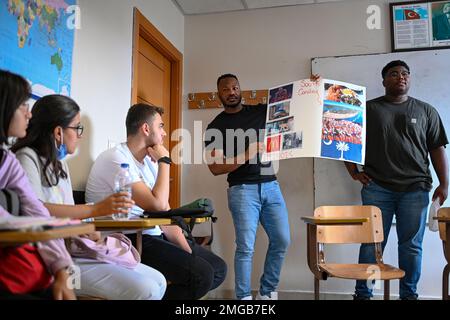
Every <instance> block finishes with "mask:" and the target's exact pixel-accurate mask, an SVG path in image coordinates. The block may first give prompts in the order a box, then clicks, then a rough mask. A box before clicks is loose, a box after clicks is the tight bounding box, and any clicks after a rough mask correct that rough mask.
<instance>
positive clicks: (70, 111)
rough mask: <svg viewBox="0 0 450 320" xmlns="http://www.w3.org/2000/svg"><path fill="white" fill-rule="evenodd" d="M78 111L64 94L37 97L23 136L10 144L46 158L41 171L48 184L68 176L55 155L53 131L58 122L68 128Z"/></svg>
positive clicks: (17, 148) (14, 149)
mask: <svg viewBox="0 0 450 320" xmlns="http://www.w3.org/2000/svg"><path fill="white" fill-rule="evenodd" d="M79 112H80V107H79V106H78V104H77V103H76V102H75V101H73V100H72V99H71V98H69V97H66V96H61V95H50V96H45V97H43V98H41V99H39V100H38V101H37V102H36V103H35V104H34V106H33V110H32V111H31V113H32V115H33V117H32V118H31V120H30V123H29V124H28V129H27V135H26V137H25V138H22V139H19V140H18V141H17V143H16V144H15V145H14V146H13V147H12V148H11V150H12V151H13V152H17V151H18V150H20V149H22V148H25V147H29V148H31V149H33V150H34V151H35V152H36V153H37V154H38V155H39V156H40V157H41V158H43V159H45V160H44V162H43V163H42V164H43V171H44V176H45V180H47V183H48V185H49V186H56V185H58V183H59V178H62V179H67V172H65V171H64V169H63V167H62V164H61V162H60V161H59V160H58V157H57V150H56V145H55V136H54V134H53V131H54V130H55V128H56V127H58V126H61V127H63V128H67V127H68V126H69V125H70V123H71V122H72V120H73V118H75V116H76V115H77V114H78V113H79ZM40 161H42V160H41V159H40ZM50 165H51V166H52V167H51V168H52V170H51V171H52V172H50V173H49V171H50V170H47V168H48V167H49V166H50Z"/></svg>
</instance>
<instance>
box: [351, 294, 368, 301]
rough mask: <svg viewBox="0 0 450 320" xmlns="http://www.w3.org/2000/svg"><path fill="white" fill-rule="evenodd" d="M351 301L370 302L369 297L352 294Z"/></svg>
mask: <svg viewBox="0 0 450 320" xmlns="http://www.w3.org/2000/svg"><path fill="white" fill-rule="evenodd" d="M353 300H370V297H368V296H361V295H358V294H354V295H353Z"/></svg>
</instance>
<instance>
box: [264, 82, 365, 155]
mask: <svg viewBox="0 0 450 320" xmlns="http://www.w3.org/2000/svg"><path fill="white" fill-rule="evenodd" d="M268 102H269V104H268V110H267V118H266V131H265V144H266V152H265V153H264V154H263V157H262V161H263V162H266V161H273V160H284V159H290V158H299V157H318V158H328V159H335V160H342V161H349V162H354V163H358V164H363V163H364V156H365V130H366V122H365V119H366V89H365V88H364V87H361V86H358V85H354V84H350V83H344V82H340V81H335V80H327V79H321V80H320V81H318V82H313V81H311V80H309V79H306V80H299V81H295V82H292V83H289V84H284V85H281V86H277V87H274V88H271V89H269V97H268Z"/></svg>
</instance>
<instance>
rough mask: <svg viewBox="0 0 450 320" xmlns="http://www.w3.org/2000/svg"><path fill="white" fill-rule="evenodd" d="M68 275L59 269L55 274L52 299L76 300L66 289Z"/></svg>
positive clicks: (67, 288)
mask: <svg viewBox="0 0 450 320" xmlns="http://www.w3.org/2000/svg"><path fill="white" fill-rule="evenodd" d="M68 282H69V274H68V273H67V271H66V270H65V269H60V270H59V271H58V272H57V273H56V274H55V281H54V282H53V288H52V292H53V299H55V300H76V299H77V297H76V296H75V293H74V292H73V290H72V289H70V288H69V287H68Z"/></svg>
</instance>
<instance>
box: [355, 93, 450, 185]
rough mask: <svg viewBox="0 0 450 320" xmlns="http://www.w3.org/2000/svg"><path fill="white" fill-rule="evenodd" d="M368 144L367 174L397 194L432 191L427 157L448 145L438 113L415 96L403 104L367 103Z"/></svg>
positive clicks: (381, 100)
mask: <svg viewBox="0 0 450 320" xmlns="http://www.w3.org/2000/svg"><path fill="white" fill-rule="evenodd" d="M366 141H367V144H366V162H365V165H364V171H365V172H367V174H368V175H369V176H370V177H371V178H372V179H373V180H374V181H375V183H377V184H379V185H380V186H382V187H384V188H386V189H389V190H391V191H396V192H404V191H414V190H419V189H423V190H427V191H429V190H431V188H432V178H431V173H430V169H429V166H430V162H429V160H428V154H429V152H430V151H431V150H434V149H437V148H439V147H441V146H445V145H446V144H448V140H447V136H446V134H445V129H444V126H443V124H442V121H441V118H440V117H439V114H438V113H437V111H436V110H435V109H434V108H433V107H432V106H431V105H429V104H427V103H425V102H422V101H420V100H417V99H414V98H412V97H409V98H408V100H407V101H405V102H403V103H400V104H394V103H390V102H388V101H386V100H385V98H384V97H379V98H376V99H374V100H371V101H368V102H367V139H366Z"/></svg>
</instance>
